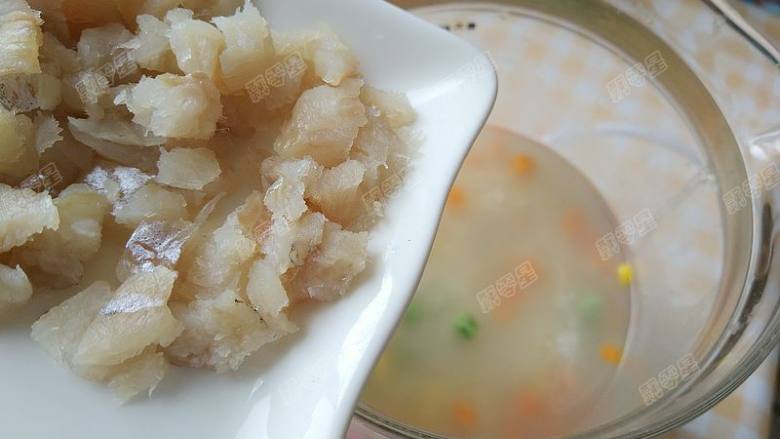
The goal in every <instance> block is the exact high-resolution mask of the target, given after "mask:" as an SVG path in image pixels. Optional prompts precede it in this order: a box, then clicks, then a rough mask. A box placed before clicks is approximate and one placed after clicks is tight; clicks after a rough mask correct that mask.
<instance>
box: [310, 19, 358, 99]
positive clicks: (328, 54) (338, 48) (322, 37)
mask: <svg viewBox="0 0 780 439" xmlns="http://www.w3.org/2000/svg"><path fill="white" fill-rule="evenodd" d="M313 58H314V72H315V73H316V74H317V76H319V77H320V78H322V80H323V81H324V82H325V83H327V84H330V85H333V86H337V85H339V84H341V81H343V80H344V78H346V77H348V76H351V75H353V74H354V73H356V72H357V67H358V63H357V59H356V58H355V56H354V55H353V54H352V51H351V50H349V48H348V47H347V46H346V45H344V43H343V42H342V41H341V39H340V38H339V37H338V35H336V33H335V32H333V30H331V29H330V28H329V27H327V26H321V27H320V29H319V32H318V33H317V39H316V49H315V50H314V55H313Z"/></svg>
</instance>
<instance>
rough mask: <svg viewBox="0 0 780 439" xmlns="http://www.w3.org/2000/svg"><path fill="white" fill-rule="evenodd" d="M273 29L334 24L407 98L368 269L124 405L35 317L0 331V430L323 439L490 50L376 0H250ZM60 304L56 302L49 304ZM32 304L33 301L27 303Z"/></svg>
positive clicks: (399, 274) (370, 353) (448, 174)
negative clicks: (232, 351) (258, 343)
mask: <svg viewBox="0 0 780 439" xmlns="http://www.w3.org/2000/svg"><path fill="white" fill-rule="evenodd" d="M258 3H259V6H260V8H261V12H262V13H263V15H264V16H266V17H267V18H268V20H269V22H270V23H271V25H272V26H273V27H274V28H276V29H280V30H292V29H306V28H312V27H313V26H315V25H316V24H317V23H319V22H326V23H328V24H330V26H331V27H332V28H334V29H335V30H336V31H337V32H338V33H339V34H340V35H341V36H342V37H343V38H344V40H345V41H346V42H347V43H348V44H349V45H350V46H351V47H352V48H353V49H354V51H355V52H356V53H357V55H358V58H359V59H360V62H361V68H362V71H363V72H364V73H365V76H366V79H367V82H368V83H370V84H371V85H373V86H376V87H379V88H383V89H389V90H396V91H401V92H405V93H407V95H408V96H409V98H410V100H411V103H412V105H413V106H414V108H415V109H416V110H417V112H418V115H419V120H418V122H417V125H416V129H417V130H418V131H419V132H420V133H421V134H422V137H423V139H422V144H421V148H420V156H419V158H417V159H416V160H415V161H414V162H413V163H412V167H411V170H410V172H409V174H408V175H407V178H406V181H405V182H404V186H403V187H402V188H401V190H400V191H399V193H398V195H397V196H395V197H394V198H393V199H392V201H391V203H390V206H389V208H388V210H387V217H386V218H385V220H384V221H383V222H382V223H381V224H380V225H379V227H378V228H377V229H376V230H375V232H374V233H373V234H372V239H371V243H370V251H371V254H372V263H371V264H370V265H369V267H368V268H367V270H366V272H365V273H364V275H363V276H362V277H361V278H360V279H358V281H357V282H356V283H355V285H354V291H353V292H351V293H350V294H348V295H347V296H346V297H344V298H343V299H342V300H340V301H338V302H335V303H332V304H325V305H322V304H320V305H307V306H306V307H305V309H301V310H296V311H295V312H294V313H293V315H292V318H293V320H294V321H295V322H296V323H297V324H298V325H299V326H300V327H301V331H300V332H299V333H298V334H296V335H293V336H290V337H288V338H285V339H283V340H282V341H280V342H278V343H276V344H274V345H272V346H267V347H266V348H264V349H263V350H262V352H261V353H259V354H258V355H255V356H254V357H252V358H251V359H250V360H249V361H248V362H247V363H246V364H245V365H244V366H243V367H242V369H241V370H240V371H239V372H237V373H228V374H222V375H217V374H215V373H213V372H212V371H207V370H189V369H173V370H171V371H170V372H169V373H168V375H167V376H166V377H165V379H164V380H163V382H162V383H161V384H160V386H159V387H158V388H157V390H156V391H155V392H154V394H153V395H152V397H151V399H146V398H137V399H135V400H133V401H132V402H130V403H129V404H127V405H124V406H120V405H119V404H117V403H116V401H115V400H114V399H113V397H112V395H111V393H110V391H109V390H108V389H106V388H105V387H104V386H102V385H98V384H94V383H90V382H88V381H85V380H83V379H80V378H78V377H76V376H75V375H73V374H71V373H70V372H69V371H68V370H67V369H65V368H64V367H62V366H60V365H58V364H55V363H54V361H53V360H52V359H51V358H49V357H47V356H46V355H45V354H44V352H43V351H42V350H41V349H40V348H39V347H38V346H37V345H36V344H35V343H34V342H33V341H32V340H31V339H30V335H29V334H30V324H31V322H32V321H34V318H32V317H31V318H27V319H21V320H19V321H17V322H15V323H14V324H12V325H11V326H6V327H4V328H2V329H0V437H2V438H8V439H41V438H46V439H98V438H99V439H106V438H111V439H141V438H143V439H178V438H186V439H227V438H235V439H250V438H251V439H263V438H270V439H299V438H300V439H319V438H323V439H332V438H338V437H341V436H343V434H344V431H345V428H346V423H347V421H348V420H349V418H350V416H351V414H352V411H353V409H354V405H355V402H356V400H357V398H358V395H359V393H360V389H361V387H362V385H363V382H364V381H365V379H366V377H367V376H368V374H369V372H370V371H371V368H372V366H373V364H374V362H375V360H376V359H377V358H378V356H379V354H380V353H381V351H382V348H383V346H384V344H385V342H386V341H387V339H388V338H389V336H390V334H391V333H392V331H393V329H394V327H395V324H396V322H397V321H398V319H399V317H400V315H401V314H402V312H403V310H404V308H405V307H406V305H407V304H408V302H409V299H410V298H411V296H412V294H413V293H414V290H415V288H416V286H417V282H418V280H419V277H420V275H421V272H422V268H423V266H424V263H425V260H426V258H427V255H428V252H429V250H430V247H431V243H432V240H433V237H434V234H435V230H436V226H437V224H438V221H439V217H440V215H441V210H442V208H443V204H444V200H445V198H446V194H447V192H448V190H449V187H450V185H451V184H452V181H453V179H454V178H455V174H456V173H457V170H458V168H459V166H460V164H461V162H462V161H463V158H464V157H465V155H466V152H467V151H468V148H469V147H470V145H471V144H472V143H473V141H474V139H475V138H476V136H477V133H478V132H479V130H480V128H481V126H482V124H483V123H484V121H485V119H486V118H487V115H488V113H489V112H490V109H491V108H492V105H493V102H494V100H495V95H496V77H495V71H494V70H493V67H492V65H491V64H490V62H489V60H488V58H487V57H485V56H484V55H483V54H481V53H480V52H478V51H477V50H476V49H474V48H472V47H471V46H470V45H468V44H466V43H465V42H462V41H461V40H458V39H457V38H455V37H454V36H452V35H450V34H448V33H447V32H445V31H443V30H441V29H438V28H436V27H435V26H432V25H430V24H428V23H425V22H423V21H422V20H420V19H417V18H415V17H413V16H411V15H409V14H407V13H405V12H403V11H401V10H399V9H397V8H395V7H393V6H390V5H388V4H385V3H383V2H381V1H379V0H298V1H292V0H284V1H283V0H268V1H260V2H258ZM57 300H61V299H57ZM33 308H35V307H34V306H33Z"/></svg>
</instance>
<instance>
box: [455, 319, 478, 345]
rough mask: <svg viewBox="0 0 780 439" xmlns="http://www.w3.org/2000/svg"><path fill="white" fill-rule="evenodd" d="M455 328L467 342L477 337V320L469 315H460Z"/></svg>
mask: <svg viewBox="0 0 780 439" xmlns="http://www.w3.org/2000/svg"><path fill="white" fill-rule="evenodd" d="M453 326H454V328H455V332H456V333H457V334H458V336H460V337H461V338H463V339H465V340H470V339H472V338H474V336H475V335H477V329H478V325H477V320H476V319H475V318H474V316H472V315H471V314H469V313H463V314H460V315H458V316H457V317H456V318H455V323H454V325H453Z"/></svg>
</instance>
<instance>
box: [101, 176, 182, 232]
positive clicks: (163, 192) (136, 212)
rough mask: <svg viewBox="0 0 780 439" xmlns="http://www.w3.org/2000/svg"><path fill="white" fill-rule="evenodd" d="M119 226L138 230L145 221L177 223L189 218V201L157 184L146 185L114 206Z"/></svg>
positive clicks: (115, 217)
mask: <svg viewBox="0 0 780 439" xmlns="http://www.w3.org/2000/svg"><path fill="white" fill-rule="evenodd" d="M113 214H114V220H115V221H116V222H117V224H122V225H124V226H128V227H132V228H136V227H138V225H139V224H141V222H143V221H175V220H177V219H180V218H186V217H187V201H186V200H185V199H184V197H183V196H182V195H181V194H179V193H176V192H172V191H169V190H167V189H164V188H162V187H161V186H159V185H158V184H156V183H152V182H149V183H146V184H145V185H144V186H143V187H141V188H139V189H138V190H136V191H134V192H132V193H131V194H130V195H128V196H127V197H126V198H124V199H122V200H120V201H119V202H118V203H116V204H114V210H113Z"/></svg>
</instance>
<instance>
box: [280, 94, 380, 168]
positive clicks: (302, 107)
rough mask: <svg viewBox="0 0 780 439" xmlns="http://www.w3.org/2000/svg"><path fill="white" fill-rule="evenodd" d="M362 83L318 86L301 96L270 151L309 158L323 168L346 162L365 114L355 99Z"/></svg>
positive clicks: (284, 156) (364, 120) (285, 155)
mask: <svg viewBox="0 0 780 439" xmlns="http://www.w3.org/2000/svg"><path fill="white" fill-rule="evenodd" d="M362 86H363V81H362V80H359V79H347V80H345V81H343V82H342V83H341V85H340V86H338V87H330V86H327V85H322V86H319V87H315V88H312V89H309V90H306V91H305V92H303V94H301V97H300V98H299V99H298V102H296V104H295V106H294V107H293V110H292V117H291V119H290V120H289V121H287V122H286V123H285V125H284V126H283V127H282V132H281V134H280V135H279V137H278V138H277V139H276V142H274V150H275V151H276V152H277V153H278V154H279V155H280V156H282V157H283V158H303V157H304V156H311V157H312V158H314V160H316V161H317V162H319V163H320V164H322V165H324V166H336V165H338V164H339V163H341V162H342V161H344V159H346V158H347V155H348V154H349V151H350V149H351V148H352V142H353V141H354V140H355V137H356V136H357V133H358V129H359V128H360V127H362V126H364V125H365V124H366V123H367V122H368V120H367V119H366V110H365V107H364V106H363V103H362V102H360V99H359V98H358V97H359V95H360V88H361V87H362Z"/></svg>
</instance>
